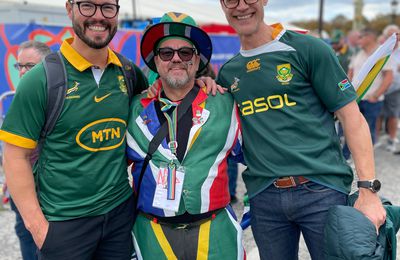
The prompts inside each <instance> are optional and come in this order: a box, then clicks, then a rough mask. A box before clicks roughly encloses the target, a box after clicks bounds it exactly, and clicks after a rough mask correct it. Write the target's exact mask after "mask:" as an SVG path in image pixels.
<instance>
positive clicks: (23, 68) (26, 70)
mask: <svg viewBox="0 0 400 260" xmlns="http://www.w3.org/2000/svg"><path fill="white" fill-rule="evenodd" d="M26 72H28V69H27V68H26V67H22V68H21V69H20V71H19V77H22V76H23V75H24V74H25V73H26Z"/></svg>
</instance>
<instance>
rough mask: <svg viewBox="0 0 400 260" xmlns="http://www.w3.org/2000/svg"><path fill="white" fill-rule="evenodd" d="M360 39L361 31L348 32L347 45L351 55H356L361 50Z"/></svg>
mask: <svg viewBox="0 0 400 260" xmlns="http://www.w3.org/2000/svg"><path fill="white" fill-rule="evenodd" d="M359 38H360V31H359V30H351V31H349V32H347V37H346V43H347V44H348V46H349V48H350V51H351V53H353V55H355V54H356V53H357V52H358V51H359V50H360V47H359V46H358V40H359Z"/></svg>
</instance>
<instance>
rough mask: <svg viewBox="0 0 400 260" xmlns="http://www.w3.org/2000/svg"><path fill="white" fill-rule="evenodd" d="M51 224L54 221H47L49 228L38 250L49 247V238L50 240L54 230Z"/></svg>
mask: <svg viewBox="0 0 400 260" xmlns="http://www.w3.org/2000/svg"><path fill="white" fill-rule="evenodd" d="M53 224H54V223H52V222H49V229H48V230H47V234H46V237H45V239H44V242H43V245H42V247H41V248H40V249H39V250H40V251H43V250H46V249H48V248H49V244H50V242H51V240H52V236H53V233H54V232H53V229H54V226H53Z"/></svg>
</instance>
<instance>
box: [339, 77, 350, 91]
mask: <svg viewBox="0 0 400 260" xmlns="http://www.w3.org/2000/svg"><path fill="white" fill-rule="evenodd" d="M338 86H339V88H340V90H342V91H345V90H346V89H348V88H349V87H351V84H350V82H349V80H348V79H344V80H342V81H340V82H339V83H338Z"/></svg>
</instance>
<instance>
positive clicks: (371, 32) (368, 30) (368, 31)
mask: <svg viewBox="0 0 400 260" xmlns="http://www.w3.org/2000/svg"><path fill="white" fill-rule="evenodd" d="M360 35H373V36H375V37H378V35H379V33H378V31H376V30H375V29H372V28H371V27H365V28H363V29H362V30H361V31H360Z"/></svg>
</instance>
